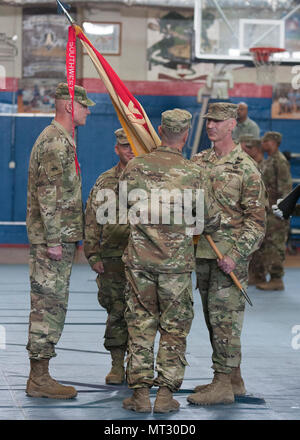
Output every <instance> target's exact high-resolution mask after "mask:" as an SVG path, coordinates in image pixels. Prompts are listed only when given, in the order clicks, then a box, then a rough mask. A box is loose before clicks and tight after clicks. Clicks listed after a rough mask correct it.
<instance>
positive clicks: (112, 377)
mask: <svg viewBox="0 0 300 440" xmlns="http://www.w3.org/2000/svg"><path fill="white" fill-rule="evenodd" d="M125 352H126V350H124V349H123V348H112V349H111V350H110V355H111V359H112V362H111V364H112V367H111V370H110V372H109V373H108V375H107V376H106V378H105V382H106V383H107V384H109V385H119V384H121V383H123V382H124V380H125V369H124V356H125Z"/></svg>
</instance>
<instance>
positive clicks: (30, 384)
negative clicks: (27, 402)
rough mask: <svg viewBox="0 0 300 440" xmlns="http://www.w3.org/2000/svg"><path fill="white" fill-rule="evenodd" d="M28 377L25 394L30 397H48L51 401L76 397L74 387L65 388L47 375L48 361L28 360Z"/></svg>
mask: <svg viewBox="0 0 300 440" xmlns="http://www.w3.org/2000/svg"><path fill="white" fill-rule="evenodd" d="M30 367H31V368H30V375H29V379H28V381H27V387H26V393H27V394H28V396H31V397H49V398H51V399H73V398H74V397H76V396H77V391H76V389H75V388H74V387H66V386H64V385H61V384H60V383H58V382H57V381H56V380H54V379H52V377H51V376H50V374H49V370H48V368H49V359H41V360H35V359H30Z"/></svg>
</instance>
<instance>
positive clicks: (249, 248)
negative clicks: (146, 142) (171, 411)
mask: <svg viewBox="0 0 300 440" xmlns="http://www.w3.org/2000/svg"><path fill="white" fill-rule="evenodd" d="M236 112H237V106H236V105H235V104H230V103H223V102H219V103H213V104H210V106H209V110H208V113H207V114H206V115H205V116H204V117H205V118H206V119H207V122H206V129H207V133H208V137H209V139H210V140H211V141H212V142H213V143H214V146H213V147H212V148H210V149H208V150H204V151H202V152H201V153H199V154H197V155H195V156H194V157H193V159H192V160H193V161H194V162H195V163H196V164H197V165H198V166H199V167H200V168H201V170H202V173H203V177H204V179H205V180H206V181H207V182H209V188H210V191H211V192H212V193H213V194H214V196H215V199H216V204H217V208H218V209H219V210H220V212H221V226H220V229H218V231H216V232H215V233H214V234H212V239H213V240H214V242H215V243H216V245H217V247H218V248H219V250H220V251H221V253H222V254H223V255H224V257H223V258H222V259H221V260H217V257H216V255H215V253H214V251H213V250H212V248H211V247H210V245H209V243H208V242H207V240H206V239H205V237H204V236H201V237H200V240H199V241H198V245H197V250H196V273H197V282H198V288H199V290H200V294H201V298H202V306H203V311H204V317H205V321H206V325H207V328H208V331H209V335H210V341H211V345H212V349H213V354H212V361H213V365H212V368H213V370H214V379H213V381H212V383H211V384H208V385H201V386H198V387H196V389H195V394H192V395H190V396H188V401H189V402H190V403H192V404H196V405H210V404H215V403H232V402H234V394H245V387H244V382H243V379H242V377H241V373H240V362H241V342H240V336H241V331H242V324H243V316H244V309H245V298H244V297H243V296H242V295H241V293H240V291H239V289H237V287H236V286H235V285H234V284H233V282H232V280H231V278H230V276H229V275H228V274H229V273H230V272H231V271H234V273H235V274H236V276H237V278H238V279H239V281H240V282H241V284H242V285H243V287H244V288H246V287H247V274H248V262H249V257H250V255H251V254H252V253H253V252H254V251H255V250H256V249H257V248H258V247H259V246H260V244H261V242H262V239H263V237H264V233H265V205H266V195H265V188H264V185H263V182H262V179H261V176H260V173H259V172H258V170H257V168H256V166H255V164H254V162H253V160H252V159H251V158H250V157H249V156H248V154H246V153H245V152H244V151H243V150H242V148H241V146H240V144H235V143H234V142H233V140H232V130H233V129H234V127H235V125H236Z"/></svg>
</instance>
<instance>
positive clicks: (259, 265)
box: [240, 136, 266, 286]
mask: <svg viewBox="0 0 300 440" xmlns="http://www.w3.org/2000/svg"><path fill="white" fill-rule="evenodd" d="M240 144H241V147H242V149H243V150H244V151H245V152H246V153H248V154H249V156H250V157H252V159H253V160H254V161H255V163H256V166H257V169H258V170H259V171H260V172H262V168H263V164H264V152H263V149H262V146H261V140H260V139H254V138H251V139H250V138H249V136H242V137H241V138H240ZM264 281H266V274H265V269H264V257H263V255H262V252H261V250H260V249H257V251H255V252H254V253H253V254H252V257H251V259H250V263H249V272H248V285H249V286H255V285H256V284H259V283H262V282H264Z"/></svg>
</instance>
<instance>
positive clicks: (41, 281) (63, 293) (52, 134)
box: [26, 83, 95, 399]
mask: <svg viewBox="0 0 300 440" xmlns="http://www.w3.org/2000/svg"><path fill="white" fill-rule="evenodd" d="M92 105H95V103H94V102H93V101H91V100H90V99H88V97H87V94H86V90H85V89H84V88H83V87H79V86H75V97H74V125H75V126H80V125H85V122H86V118H87V116H88V115H89V114H90V110H89V106H92ZM55 108H56V114H55V118H54V120H53V121H52V123H51V124H50V125H49V126H48V127H46V128H45V129H44V131H43V132H42V133H41V134H40V135H39V137H38V139H37V140H36V142H35V144H34V146H33V148H32V151H31V156H30V163H29V175H28V192H27V218H26V224H27V234H28V239H29V242H30V257H29V270H30V284H31V294H30V295H31V313H30V317H29V338H28V344H27V350H28V352H29V358H30V367H31V369H30V376H29V379H28V382H27V388H26V392H27V394H28V395H29V396H32V397H51V398H55V399H69V398H72V397H75V396H76V395H77V391H76V390H75V388H73V387H66V386H63V385H61V384H59V383H58V382H56V381H55V380H54V379H52V377H51V376H50V375H49V371H48V367H49V360H50V359H51V358H52V357H54V356H56V353H55V345H56V344H57V342H58V340H59V338H60V336H61V333H62V330H63V327H64V322H65V316H66V312H67V306H68V296H69V282H70V275H71V269H72V263H73V259H74V255H75V250H76V243H77V242H79V241H80V240H82V238H83V210H82V197H81V176H80V172H79V170H78V169H77V168H76V162H75V160H76V159H77V156H76V147H75V144H74V141H73V139H72V136H71V133H72V105H71V100H70V95H69V90H68V85H67V84H65V83H60V84H59V85H58V86H57V88H56V94H55Z"/></svg>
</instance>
